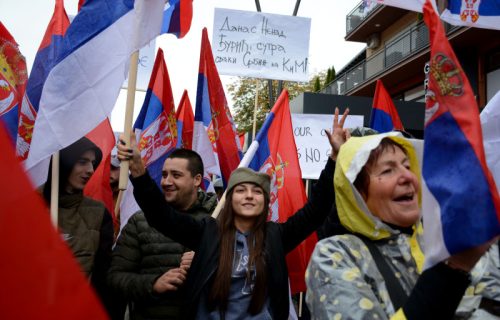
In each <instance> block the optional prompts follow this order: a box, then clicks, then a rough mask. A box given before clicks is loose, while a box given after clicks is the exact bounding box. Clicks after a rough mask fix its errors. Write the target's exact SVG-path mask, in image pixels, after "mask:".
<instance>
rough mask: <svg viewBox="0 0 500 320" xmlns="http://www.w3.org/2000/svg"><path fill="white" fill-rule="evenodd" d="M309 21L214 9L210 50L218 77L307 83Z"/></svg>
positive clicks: (301, 18) (299, 18) (291, 17)
mask: <svg viewBox="0 0 500 320" xmlns="http://www.w3.org/2000/svg"><path fill="white" fill-rule="evenodd" d="M310 30H311V19H310V18H303V17H294V16H285V15H277V14H268V13H261V12H251V11H241V10H229V9H221V8H216V9H215V13H214V32H213V38H212V51H213V55H214V60H215V64H216V65H217V70H218V71H219V73H220V74H224V75H233V76H244V77H252V78H264V79H275V80H288V81H301V82H305V81H309V75H308V56H309V33H310Z"/></svg>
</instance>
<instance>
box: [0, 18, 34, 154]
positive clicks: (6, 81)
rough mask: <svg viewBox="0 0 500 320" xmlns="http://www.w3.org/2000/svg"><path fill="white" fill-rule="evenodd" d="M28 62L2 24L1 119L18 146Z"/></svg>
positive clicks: (0, 51)
mask: <svg viewBox="0 0 500 320" xmlns="http://www.w3.org/2000/svg"><path fill="white" fill-rule="evenodd" d="M27 79H28V76H27V70H26V61H25V59H24V56H23V55H22V54H21V52H20V51H19V45H18V44H17V42H16V41H15V40H14V37H12V35H11V34H10V33H9V31H8V30H7V29H6V28H5V27H4V25H3V24H2V22H0V119H2V120H3V121H4V123H5V125H6V127H7V131H8V132H9V134H10V137H11V140H12V144H13V145H15V144H16V136H17V125H18V121H19V108H20V105H21V101H22V97H23V95H24V90H25V88H26V80H27Z"/></svg>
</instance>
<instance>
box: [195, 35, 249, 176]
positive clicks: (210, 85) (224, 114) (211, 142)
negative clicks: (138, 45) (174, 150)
mask: <svg viewBox="0 0 500 320" xmlns="http://www.w3.org/2000/svg"><path fill="white" fill-rule="evenodd" d="M194 121H195V125H194V134H193V150H195V151H197V152H198V153H199V154H200V155H201V157H202V158H203V162H204V165H205V173H209V174H216V175H218V176H222V181H223V182H224V185H226V183H227V181H229V176H230V175H231V172H233V170H234V169H236V168H237V167H238V164H239V163H240V159H241V155H242V152H241V147H240V142H239V138H238V134H237V132H236V126H235V125H234V122H233V118H232V116H231V111H230V110H229V107H228V105H227V100H226V96H225V94H224V89H223V87H222V83H221V81H220V78H219V73H218V72H217V68H216V66H215V62H214V58H213V55H212V48H211V47H210V42H209V40H208V33H207V28H204V29H203V32H202V40H201V52H200V67H199V74H198V87H197V95H196V110H195V116H194ZM219 168H220V169H219Z"/></svg>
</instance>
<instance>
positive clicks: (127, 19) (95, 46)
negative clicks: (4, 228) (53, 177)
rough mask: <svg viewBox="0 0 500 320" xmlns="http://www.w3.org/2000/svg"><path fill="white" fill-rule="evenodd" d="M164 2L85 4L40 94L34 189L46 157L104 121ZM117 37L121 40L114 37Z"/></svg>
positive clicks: (31, 158)
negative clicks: (133, 56) (131, 58)
mask: <svg viewBox="0 0 500 320" xmlns="http://www.w3.org/2000/svg"><path fill="white" fill-rule="evenodd" d="M164 4H165V3H164V1H163V0H148V1H123V0H121V1H116V2H113V5H112V6H110V5H109V1H106V0H94V1H87V2H85V5H84V6H83V7H82V8H81V10H80V12H79V13H78V14H77V16H76V17H75V19H74V20H73V22H72V23H71V25H70V26H69V28H68V30H67V31H66V34H65V36H64V38H63V42H62V46H61V49H60V53H59V54H58V56H57V58H56V63H55V65H54V66H53V67H52V69H51V70H50V71H49V73H48V75H47V78H46V80H45V83H44V85H43V89H42V92H41V96H40V104H39V110H38V114H37V117H36V122H35V127H34V130H33V137H32V143H31V146H30V152H29V154H28V158H27V159H26V162H25V165H26V168H27V170H29V172H30V174H31V177H32V179H33V182H34V184H35V185H40V184H41V183H43V182H44V181H45V179H46V177H47V172H48V163H49V161H48V160H49V157H50V156H51V155H52V154H53V153H54V152H56V151H58V150H60V149H62V148H64V147H66V146H68V145H70V144H71V143H73V142H74V141H76V140H78V139H80V138H81V137H82V136H84V135H85V134H87V133H88V132H90V131H91V130H92V129H94V128H95V127H97V125H99V124H100V123H101V122H102V121H104V120H105V119H106V118H108V117H109V116H110V114H111V110H112V109H113V106H114V105H115V102H116V98H117V97H118V93H119V91H120V88H121V85H122V84H123V81H124V80H125V77H126V74H127V70H128V64H129V60H130V59H129V58H130V55H131V54H132V52H134V51H137V50H139V49H140V48H141V47H143V46H144V45H145V44H147V43H149V42H150V41H151V40H152V39H153V38H154V37H156V36H157V35H158V34H159V32H160V30H161V23H162V20H163V15H162V13H163V8H164ZM117 35H119V36H117Z"/></svg>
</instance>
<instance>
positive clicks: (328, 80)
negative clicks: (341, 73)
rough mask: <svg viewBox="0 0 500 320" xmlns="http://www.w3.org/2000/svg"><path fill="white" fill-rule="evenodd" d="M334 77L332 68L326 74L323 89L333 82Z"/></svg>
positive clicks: (334, 73)
mask: <svg viewBox="0 0 500 320" xmlns="http://www.w3.org/2000/svg"><path fill="white" fill-rule="evenodd" d="M335 77H336V72H335V67H333V66H332V67H331V68H329V69H328V70H327V72H326V78H325V85H324V87H326V86H327V85H328V84H330V83H331V82H332V81H333V80H335Z"/></svg>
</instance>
